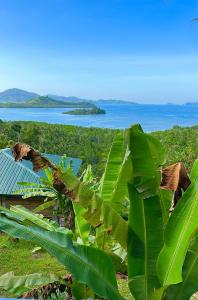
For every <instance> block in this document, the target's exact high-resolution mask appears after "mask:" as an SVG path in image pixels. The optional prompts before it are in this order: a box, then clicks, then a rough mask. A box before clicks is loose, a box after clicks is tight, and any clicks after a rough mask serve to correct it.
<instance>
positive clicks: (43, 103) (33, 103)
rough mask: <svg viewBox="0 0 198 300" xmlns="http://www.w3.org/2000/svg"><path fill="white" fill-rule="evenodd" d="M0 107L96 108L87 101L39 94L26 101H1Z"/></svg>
mask: <svg viewBox="0 0 198 300" xmlns="http://www.w3.org/2000/svg"><path fill="white" fill-rule="evenodd" d="M0 107H7V108H9V107H10V108H29V107H32V108H49V107H51V108H52V107H53V108H56V107H67V108H68V107H71V108H95V105H94V104H91V103H87V102H63V101H58V100H54V99H52V98H50V97H48V96H39V97H37V98H33V99H30V100H28V101H26V102H21V103H14V102H6V103H0Z"/></svg>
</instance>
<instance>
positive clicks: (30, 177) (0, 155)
mask: <svg viewBox="0 0 198 300" xmlns="http://www.w3.org/2000/svg"><path fill="white" fill-rule="evenodd" d="M43 155H44V156H45V157H46V158H48V159H49V160H51V161H52V162H54V163H55V164H57V165H58V164H59V163H60V161H61V156H59V155H54V154H47V153H44V154H43ZM71 161H72V167H73V171H74V174H75V175H76V174H77V173H78V170H79V168H80V165H81V163H82V161H81V160H80V159H78V158H71V157H67V160H66V164H69V163H70V162H71ZM40 177H45V172H44V171H43V170H42V171H39V172H34V171H33V170H32V163H31V162H30V161H28V160H23V161H21V162H17V163H16V162H15V161H14V158H13V155H12V151H11V149H9V148H6V149H2V150H0V195H12V194H13V192H14V191H16V190H19V189H21V188H22V187H21V186H20V185H18V184H17V182H21V181H27V182H36V183H39V182H40Z"/></svg>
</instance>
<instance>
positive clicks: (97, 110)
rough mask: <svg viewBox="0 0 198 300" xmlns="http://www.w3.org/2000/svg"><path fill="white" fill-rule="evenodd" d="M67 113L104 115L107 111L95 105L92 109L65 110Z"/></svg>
mask: <svg viewBox="0 0 198 300" xmlns="http://www.w3.org/2000/svg"><path fill="white" fill-rule="evenodd" d="M63 114H65V115H104V114H106V111H105V110H104V109H101V108H99V107H94V108H91V109H74V110H69V111H65V112H63Z"/></svg>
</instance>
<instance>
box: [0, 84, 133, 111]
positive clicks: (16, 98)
mask: <svg viewBox="0 0 198 300" xmlns="http://www.w3.org/2000/svg"><path fill="white" fill-rule="evenodd" d="M39 97H48V98H51V99H53V100H56V101H61V102H67V103H85V102H86V103H92V104H95V105H97V104H132V105H135V104H138V103H136V102H132V101H126V100H117V99H99V100H91V99H84V98H78V97H75V96H68V97H65V96H57V95H53V94H47V95H45V96H40V95H39V94H37V93H32V92H28V91H24V90H21V89H18V88H11V89H8V90H5V91H3V92H0V103H8V102H9V103H24V102H26V101H28V100H31V99H34V98H39ZM9 107H10V105H9ZM11 107H13V106H11Z"/></svg>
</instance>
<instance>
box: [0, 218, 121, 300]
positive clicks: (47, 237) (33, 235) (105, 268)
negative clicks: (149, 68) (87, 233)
mask: <svg viewBox="0 0 198 300" xmlns="http://www.w3.org/2000/svg"><path fill="white" fill-rule="evenodd" d="M19 215H20V214H19ZM0 228H1V230H2V231H4V232H5V233H8V234H9V235H11V236H14V237H17V238H23V239H26V240H28V241H32V242H34V243H36V244H37V245H39V246H41V247H42V248H44V249H46V250H47V251H48V252H49V253H50V254H52V255H54V256H55V257H56V258H57V260H58V261H59V262H61V263H62V264H63V265H64V266H65V267H67V269H68V270H69V271H70V272H71V273H72V274H73V276H74V277H75V279H76V280H77V281H79V282H81V283H85V284H87V285H88V286H90V287H91V288H92V289H93V290H94V291H95V293H96V294H98V295H99V296H101V297H104V298H107V299H111V300H121V299H123V298H122V297H121V296H120V295H119V292H118V290H117V282H116V278H115V271H114V266H113V263H112V261H111V259H110V258H109V257H108V256H107V255H106V254H105V253H104V252H102V251H100V250H98V249H96V248H92V247H87V246H83V245H78V244H74V243H72V240H71V239H70V237H69V236H68V235H67V234H63V233H60V232H53V231H47V230H45V229H43V228H41V227H39V226H27V225H23V224H19V223H18V222H16V221H15V219H13V220H12V219H8V218H7V217H6V216H4V215H3V213H2V214H1V217H0ZM95 278H97V280H95Z"/></svg>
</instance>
